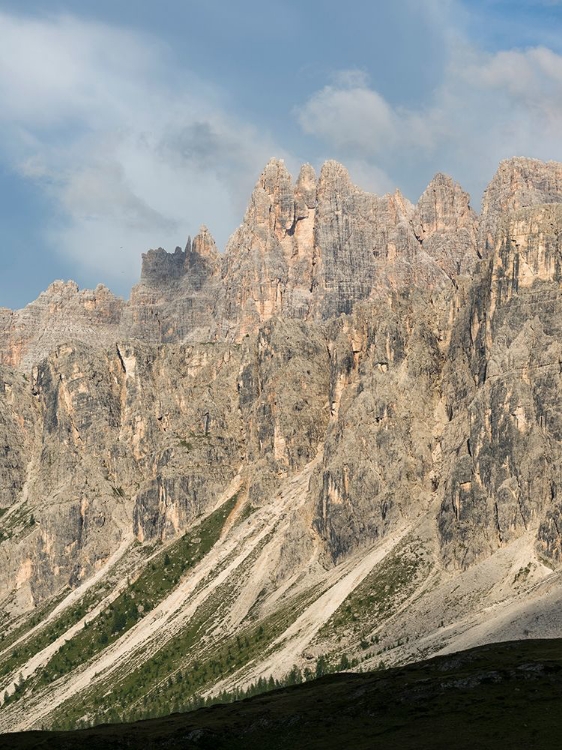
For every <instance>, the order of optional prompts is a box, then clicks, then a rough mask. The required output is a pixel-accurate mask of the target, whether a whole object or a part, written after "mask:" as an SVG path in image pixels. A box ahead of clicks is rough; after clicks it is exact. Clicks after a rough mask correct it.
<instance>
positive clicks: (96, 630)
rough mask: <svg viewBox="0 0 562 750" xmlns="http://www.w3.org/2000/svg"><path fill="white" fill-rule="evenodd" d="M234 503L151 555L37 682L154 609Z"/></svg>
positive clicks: (210, 542) (214, 536) (212, 538)
mask: <svg viewBox="0 0 562 750" xmlns="http://www.w3.org/2000/svg"><path fill="white" fill-rule="evenodd" d="M235 504H236V496H234V497H232V498H231V499H230V500H228V501H227V502H226V503H224V504H223V505H222V506H221V507H220V508H219V509H218V510H216V511H215V512H214V513H212V514H211V515H210V516H209V517H208V518H206V519H205V520H204V521H203V522H202V523H201V524H200V525H199V526H197V527H196V528H195V529H193V530H192V531H190V532H188V533H186V534H184V536H183V537H182V538H181V539H178V540H177V541H176V542H174V544H172V545H170V547H168V548H167V549H165V550H162V551H161V552H160V553H159V554H158V555H156V556H155V557H154V558H153V559H152V560H151V561H150V562H149V563H148V564H147V566H146V567H145V569H144V570H143V572H142V573H141V574H140V576H139V577H138V578H137V580H136V581H135V582H134V583H132V584H131V585H130V586H129V587H128V588H127V590H126V591H124V592H123V593H122V594H120V595H119V596H118V597H117V598H116V599H115V600H114V601H113V602H112V604H110V605H109V607H107V609H105V610H104V611H103V612H102V613H101V614H100V615H98V617H96V619H95V620H94V621H93V622H91V623H87V624H86V626H85V627H84V628H83V630H81V631H80V632H79V633H78V634H76V635H75V636H74V638H71V639H70V640H69V641H67V642H66V643H65V644H64V645H63V646H62V647H61V648H60V649H59V651H57V653H56V654H54V656H53V657H52V659H51V660H50V661H49V663H48V664H47V665H46V666H45V668H44V669H43V670H42V671H41V673H40V675H39V683H40V684H42V685H46V684H48V683H50V682H52V681H53V680H56V679H57V678H58V677H60V676H62V675H64V674H67V673H68V672H70V671H71V670H73V669H75V668H76V667H77V666H79V665H81V664H83V663H84V662H86V661H88V659H90V658H91V657H93V656H95V655H96V654H97V653H98V652H99V651H101V650H103V649H104V648H105V647H106V646H108V645H109V644H111V643H113V642H114V641H116V640H117V639H118V638H119V637H120V636H121V635H123V633H125V632H127V630H129V629H130V628H132V627H133V625H135V623H136V622H138V621H139V620H140V619H141V618H142V617H144V615H145V614H146V613H147V612H150V610H152V609H154V607H155V606H156V605H157V604H159V603H160V602H161V601H162V600H163V599H164V598H165V597H166V596H167V594H169V593H170V591H172V589H174V588H175V587H176V586H177V584H178V583H179V581H180V579H181V577H182V575H183V574H184V573H185V572H186V571H187V570H189V569H190V568H193V567H194V566H195V565H196V564H197V563H198V562H200V561H201V560H202V559H203V557H204V556H205V555H206V554H207V553H208V552H209V550H210V549H211V547H213V546H214V544H215V543H216V541H217V540H218V538H219V536H220V533H221V531H222V528H223V526H224V523H225V521H226V519H227V517H228V516H229V514H230V513H231V511H232V509H233V508H234V505H235Z"/></svg>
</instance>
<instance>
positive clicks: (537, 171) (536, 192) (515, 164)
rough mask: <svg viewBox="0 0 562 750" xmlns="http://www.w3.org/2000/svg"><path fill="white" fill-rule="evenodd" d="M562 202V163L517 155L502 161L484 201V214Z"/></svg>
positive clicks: (485, 192) (485, 193) (487, 189)
mask: <svg viewBox="0 0 562 750" xmlns="http://www.w3.org/2000/svg"><path fill="white" fill-rule="evenodd" d="M498 200H499V201H501V202H502V204H504V205H502V206H501V208H502V210H505V209H516V208H525V207H526V206H533V205H537V204H540V203H561V202H562V163H560V162H557V161H541V160H540V159H532V158H529V157H526V156H514V157H512V158H510V159H504V160H503V161H501V162H500V164H499V166H498V169H497V170H496V173H495V174H494V176H493V177H492V179H491V181H490V184H489V185H488V187H487V188H486V190H485V191H484V196H483V198H482V213H483V214H484V215H485V214H487V213H489V212H490V211H494V204H495V202H496V201H498Z"/></svg>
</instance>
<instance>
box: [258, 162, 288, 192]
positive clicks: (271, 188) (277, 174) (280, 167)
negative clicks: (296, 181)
mask: <svg viewBox="0 0 562 750" xmlns="http://www.w3.org/2000/svg"><path fill="white" fill-rule="evenodd" d="M292 182H293V180H292V177H291V174H290V172H289V170H288V169H287V167H286V166H285V161H284V160H283V159H276V158H272V159H270V160H269V161H268V162H267V164H266V165H265V167H264V170H263V172H262V173H261V175H260V177H259V180H258V182H257V185H256V189H259V188H261V189H262V190H265V192H266V193H268V194H269V195H273V194H274V193H275V192H276V191H277V190H278V189H279V187H280V186H281V185H283V186H286V185H292Z"/></svg>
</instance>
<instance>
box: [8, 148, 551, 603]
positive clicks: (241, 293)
mask: <svg viewBox="0 0 562 750" xmlns="http://www.w3.org/2000/svg"><path fill="white" fill-rule="evenodd" d="M561 203H562V167H561V166H560V165H558V164H554V163H552V164H544V163H542V162H535V161H532V160H527V159H514V160H511V161H509V162H504V163H503V164H502V165H501V166H500V169H499V171H498V174H497V175H496V176H495V177H494V179H493V181H492V183H491V184H490V187H489V188H488V190H487V191H486V195H485V198H484V206H483V212H482V216H481V217H480V218H479V217H478V216H477V215H476V214H475V213H474V211H473V210H472V208H471V207H470V201H469V197H468V195H467V194H466V193H465V192H464V191H463V190H462V188H461V187H460V186H459V185H457V184H456V183H455V182H454V181H453V180H451V179H450V178H449V177H447V176H445V175H437V176H436V177H435V178H434V180H433V181H432V182H431V183H430V185H429V186H428V188H427V190H426V191H425V192H424V194H423V195H422V197H421V198H420V200H419V202H418V204H417V206H413V205H411V204H410V203H409V202H408V201H407V200H406V199H405V198H403V197H402V196H401V195H400V193H398V192H396V193H395V194H393V195H387V196H384V197H377V196H374V195H370V194H368V193H365V192H363V191H361V190H360V189H359V188H357V187H356V186H354V185H353V184H352V182H351V180H350V178H349V175H348V173H347V171H346V170H345V168H344V167H342V166H341V165H339V164H337V163H335V162H328V163H327V164H325V165H324V167H323V168H322V170H321V173H320V175H319V177H318V178H316V175H315V173H314V170H313V169H312V167H310V166H309V165H305V166H304V167H303V168H302V169H301V172H300V174H299V176H298V178H297V180H296V182H293V180H292V178H291V176H290V175H289V173H288V172H287V170H286V168H285V166H284V164H283V163H282V162H280V161H275V160H273V161H271V162H270V163H269V164H268V165H267V166H266V168H265V170H264V172H263V174H262V175H261V177H260V179H259V181H258V183H257V185H256V188H255V190H254V192H253V194H252V196H251V200H250V204H249V207H248V210H247V212H246V215H245V217H244V221H243V223H242V225H241V226H240V227H239V229H238V230H237V231H236V232H235V233H234V235H233V236H232V238H231V240H230V242H229V244H228V247H227V250H226V253H225V255H224V256H221V255H220V254H219V253H218V251H217V248H216V246H215V243H214V241H213V239H212V237H211V235H210V233H209V232H208V230H207V229H206V228H205V227H203V228H202V229H201V231H200V233H199V234H198V235H197V236H196V237H195V238H194V239H193V241H191V240H190V241H189V242H188V244H187V247H186V248H185V250H181V249H180V248H176V251H175V252H174V253H172V254H169V253H166V252H165V251H164V250H161V249H160V250H151V251H149V252H148V253H147V254H146V255H144V256H143V268H142V277H141V281H140V283H139V284H138V285H137V286H136V287H135V289H134V290H133V293H132V295H131V300H130V301H129V302H128V303H125V302H123V301H122V300H119V299H117V298H116V297H114V296H113V295H112V294H111V292H109V291H108V290H107V289H105V288H104V287H98V288H97V289H96V290H95V291H94V292H88V291H83V292H81V291H79V290H78V288H77V287H76V285H74V284H73V283H72V282H69V283H66V284H64V283H62V282H55V283H54V284H53V285H51V287H49V289H48V290H47V291H46V292H45V293H44V294H42V295H41V296H40V297H39V298H38V300H36V301H35V302H34V303H32V304H31V305H28V307H26V308H25V309H24V310H21V311H16V312H11V311H7V310H2V311H1V315H0V326H1V327H0V357H1V361H2V363H3V366H4V370H3V371H2V372H3V378H2V389H1V390H0V400H1V402H2V409H1V412H0V477H1V479H2V486H1V487H0V507H2V508H5V509H7V512H6V514H5V517H4V520H3V521H2V523H3V524H4V529H5V531H4V532H3V533H4V538H5V541H4V543H3V545H2V549H4V550H5V553H4V560H5V561H8V560H10V562H6V564H5V566H4V569H3V573H2V579H3V582H4V587H5V596H6V599H5V601H6V602H7V604H6V606H8V607H14V606H15V604H14V601H15V599H18V601H20V604H21V606H24V607H25V606H30V604H31V603H33V602H39V601H41V600H42V599H44V598H45V597H46V596H48V595H50V594H52V593H54V592H56V591H58V590H60V589H61V587H63V586H64V585H66V584H68V583H70V584H71V585H75V584H76V582H78V581H82V580H85V579H87V578H88V577H89V576H91V575H92V574H93V573H94V572H95V571H96V570H97V569H98V568H99V567H100V565H102V564H103V563H104V561H106V560H107V559H108V558H109V557H110V555H111V554H112V553H113V552H114V551H115V550H116V549H117V548H118V547H119V545H120V544H121V543H122V542H123V540H126V539H128V538H129V537H132V536H133V535H134V537H135V538H136V539H137V540H139V541H140V542H142V543H144V542H148V541H154V540H167V539H170V538H172V537H174V536H175V535H177V534H180V533H181V532H183V531H184V530H185V529H186V528H188V527H189V525H190V524H191V523H192V522H193V520H194V519H195V518H197V517H198V516H199V515H200V514H202V513H205V512H208V511H209V510H210V509H211V508H212V507H214V504H215V503H216V502H217V498H219V497H222V496H223V495H224V493H228V492H229V491H232V492H233V493H234V492H238V493H239V497H240V499H241V501H242V500H244V499H246V498H247V499H248V502H250V503H251V504H252V505H253V506H256V507H257V506H259V505H260V504H261V503H263V502H264V500H265V498H267V497H269V496H270V495H271V494H272V493H274V492H277V491H279V489H280V488H282V487H283V486H284V483H285V482H286V481H288V479H290V477H291V476H293V475H295V474H296V473H298V472H299V471H301V470H303V468H304V467H305V466H307V465H309V464H311V462H315V464H314V470H313V471H312V473H311V478H310V484H309V487H308V491H307V492H308V495H307V504H306V508H307V510H306V514H305V515H306V519H307V520H306V522H303V531H302V535H303V539H302V544H303V545H305V546H306V545H308V544H310V543H312V541H314V540H315V541H314V543H315V544H316V543H320V544H321V549H322V552H321V556H322V559H324V560H325V561H327V564H328V563H329V564H332V563H333V562H338V561H341V560H344V559H345V558H346V557H348V556H349V555H350V554H352V553H353V552H354V550H356V549H359V548H362V547H366V546H368V545H369V544H372V543H373V542H374V541H376V540H377V539H381V538H384V537H385V535H387V534H389V533H390V532H392V531H393V530H396V529H397V528H398V527H400V526H401V524H403V523H405V522H406V521H410V520H411V519H412V518H414V517H416V516H417V515H419V514H422V513H427V512H430V513H434V516H433V517H434V523H435V527H436V529H438V532H439V539H440V554H441V555H442V559H443V560H444V563H445V564H446V565H449V566H452V567H459V568H465V567H467V566H469V565H471V564H473V563H475V562H477V561H478V560H480V559H482V558H483V557H485V556H487V555H490V554H492V553H493V552H494V550H496V549H498V548H501V547H502V546H503V545H505V544H507V543H509V542H510V541H512V540H513V539H515V538H517V537H518V536H520V535H521V534H523V533H526V532H527V531H529V530H535V532H536V539H537V545H538V548H540V550H541V553H542V554H543V555H544V556H545V557H547V558H549V559H552V560H555V561H558V560H559V559H560V557H561V554H562V552H561V550H562V538H561V536H560V533H559V528H560V523H559V519H560V517H561V516H562V506H561V505H560V502H559V497H561V496H562V490H560V487H562V484H561V482H562V477H561V476H560V470H559V467H560V465H562V464H561V461H560V459H561V458H562V456H560V441H561V439H562V413H560V408H559V404H558V401H559V398H558V394H559V393H560V383H559V379H560V372H561V365H560V362H562V345H561V344H560V343H559V342H560V339H561V336H560V334H561V333H562V331H561V330H560V329H561V327H562V324H561V323H560V321H561V320H562V307H561V305H562V300H561V298H560V293H559V286H560V281H561V274H562V271H561V255H560V253H561V250H560V247H561V244H560V243H561V240H560V236H561V232H562V208H561V206H560V204H561ZM229 488H230V490H229ZM432 508H433V509H437V510H433V511H432V510H431V509H432ZM32 516H33V519H32V520H33V523H30V518H31V517H32ZM61 519H63V520H61ZM301 522H302V519H301ZM305 537H306V538H305ZM293 553H294V549H293ZM293 553H291V554H293ZM288 554H289V553H288ZM15 580H16V581H17V582H18V583H17V584H15V585H14V583H13V582H14V581H15ZM25 587H27V589H26V591H27V593H26V594H25V595H24V594H23V593H22V591H23V589H24V588H25ZM14 597H15V599H14Z"/></svg>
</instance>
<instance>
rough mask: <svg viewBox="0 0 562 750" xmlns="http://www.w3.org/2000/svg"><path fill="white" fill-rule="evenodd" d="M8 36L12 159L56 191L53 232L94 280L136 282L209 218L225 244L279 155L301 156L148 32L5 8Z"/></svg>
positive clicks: (0, 25) (1, 57)
mask: <svg viewBox="0 0 562 750" xmlns="http://www.w3.org/2000/svg"><path fill="white" fill-rule="evenodd" d="M0 36H1V38H2V40H3V42H2V45H0V99H1V101H2V108H0V135H1V136H2V138H1V142H2V144H3V145H0V155H1V158H2V159H3V160H4V162H8V163H9V164H10V165H11V166H12V168H14V169H16V170H18V171H19V173H20V174H21V175H22V176H24V177H26V178H28V179H32V180H35V181H37V182H38V184H39V185H41V186H42V187H43V189H44V190H45V191H47V192H48V194H49V196H50V197H51V198H52V200H53V204H54V206H55V208H56V211H57V216H56V217H55V220H54V221H53V224H52V226H51V227H49V228H48V237H49V239H50V242H51V244H52V246H53V247H54V248H56V249H57V250H58V252H60V253H62V254H63V255H65V256H66V257H68V258H69V259H70V260H71V261H73V262H75V263H78V264H80V266H81V267H82V268H83V269H84V270H85V272H86V275H87V276H89V278H91V279H92V281H94V280H95V281H97V280H99V279H100V278H101V279H103V280H104V281H106V283H112V282H115V283H116V284H117V285H118V286H120V287H121V288H125V287H126V283H124V282H128V283H131V282H134V281H136V280H137V279H138V271H139V266H140V254H141V252H144V251H146V250H147V249H148V248H149V247H158V246H160V245H162V246H164V247H166V248H167V249H173V248H174V247H175V246H176V245H177V244H180V245H183V244H184V243H185V240H186V238H187V235H188V234H189V233H191V234H193V233H194V232H196V231H197V229H198V227H199V225H200V224H202V223H206V224H208V226H209V227H210V229H211V231H213V232H214V234H215V235H216V237H217V240H218V241H219V244H224V243H225V242H226V239H227V236H228V234H229V233H230V232H231V231H232V230H233V229H234V228H235V227H236V225H237V224H238V223H239V221H240V217H241V216H242V214H243V208H244V207H245V204H246V201H247V199H248V195H249V191H250V190H251V188H252V186H253V183H254V181H255V179H256V177H257V175H258V174H259V172H260V170H261V169H262V167H263V166H264V164H265V163H266V162H267V160H268V159H269V158H270V157H271V156H272V155H274V154H276V155H280V156H285V157H286V158H288V160H289V162H291V159H290V156H288V155H287V154H284V153H283V151H282V149H280V148H279V147H278V146H277V145H276V144H274V143H273V142H272V139H271V138H270V137H268V136H267V134H262V133H259V132H257V130H256V129H255V128H253V127H251V126H250V125H248V124H247V123H244V122H240V120H239V119H237V118H236V117H233V116H231V115H229V114H228V112H227V111H226V107H225V106H223V104H222V101H221V94H220V92H219V91H217V90H216V89H214V88H213V87H212V86H210V85H208V84H207V83H205V82H203V81H201V80H200V79H197V78H196V77H195V76H192V75H190V74H189V73H186V72H185V71H178V70H177V68H176V66H175V65H174V61H173V60H172V59H171V58H170V53H169V51H168V50H167V49H166V48H165V47H164V46H162V45H161V44H160V43H159V42H158V41H156V40H154V39H153V38H152V37H150V36H148V35H142V34H140V33H137V32H131V31H127V30H124V29H118V28H114V27H110V26H107V25H104V24H100V23H93V22H86V21H80V20H77V19H75V18H72V17H66V16H61V17H54V18H50V19H46V20H45V19H44V20H36V19H31V18H26V17H15V16H11V15H9V14H6V13H0Z"/></svg>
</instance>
